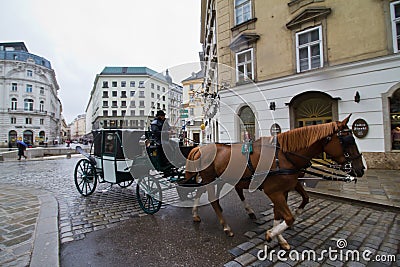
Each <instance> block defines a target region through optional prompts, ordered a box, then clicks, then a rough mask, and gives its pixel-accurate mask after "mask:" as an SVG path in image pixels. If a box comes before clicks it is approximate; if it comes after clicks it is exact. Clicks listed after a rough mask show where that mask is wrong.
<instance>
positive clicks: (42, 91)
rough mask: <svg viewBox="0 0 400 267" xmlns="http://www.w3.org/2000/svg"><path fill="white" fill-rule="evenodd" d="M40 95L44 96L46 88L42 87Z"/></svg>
mask: <svg viewBox="0 0 400 267" xmlns="http://www.w3.org/2000/svg"><path fill="white" fill-rule="evenodd" d="M40 94H41V95H44V87H40Z"/></svg>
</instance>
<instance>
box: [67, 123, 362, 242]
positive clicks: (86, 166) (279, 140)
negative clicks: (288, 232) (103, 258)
mask: <svg viewBox="0 0 400 267" xmlns="http://www.w3.org/2000/svg"><path fill="white" fill-rule="evenodd" d="M349 118H350V116H348V117H347V118H345V119H344V120H343V121H336V122H330V123H325V124H321V125H314V126H308V127H302V128H299V129H294V130H291V131H287V132H284V133H280V134H278V135H277V136H275V137H261V138H259V139H257V140H255V141H254V142H253V143H252V144H251V145H252V146H253V147H252V149H243V145H242V144H209V145H205V146H202V147H196V148H195V147H194V146H192V147H179V146H177V148H179V151H181V152H183V153H172V154H173V155H183V156H181V158H180V159H179V157H178V160H176V159H175V158H174V157H172V158H171V161H172V162H173V163H174V164H172V165H163V164H160V163H161V159H160V157H159V154H160V153H159V151H158V149H159V148H158V147H157V146H155V145H154V143H153V142H152V140H151V138H150V135H149V133H148V132H143V131H132V130H101V131H97V132H94V142H93V147H94V152H93V154H92V152H90V153H89V154H88V153H84V152H83V151H82V149H78V151H80V152H81V153H82V154H83V155H85V157H86V158H84V159H81V160H80V161H79V162H78V163H77V166H76V168H75V184H76V186H77V188H78V191H79V192H80V193H81V194H82V195H84V196H87V195H90V194H92V193H93V192H94V190H95V189H96V185H97V183H98V182H100V183H102V182H108V183H111V184H118V185H120V186H121V187H126V186H129V185H130V184H132V182H133V180H134V179H137V182H136V184H137V186H136V195H137V199H138V202H139V205H140V206H141V208H142V209H143V210H144V211H145V212H146V213H149V214H152V213H155V212H157V211H158V210H159V209H160V207H161V201H163V196H162V193H163V192H164V191H165V190H166V189H169V188H171V187H173V188H174V185H176V184H177V183H179V185H186V186H188V187H189V189H192V190H193V191H196V192H195V194H194V200H195V201H194V205H193V219H194V220H195V221H200V217H199V216H198V214H197V206H198V202H196V200H198V199H199V198H200V196H201V194H202V193H204V192H206V191H207V193H208V201H209V202H210V203H211V205H212V206H213V208H214V210H215V212H216V215H217V217H218V220H219V222H220V224H221V225H222V226H223V229H224V231H225V233H226V234H228V235H229V236H232V235H233V232H232V230H231V228H230V226H229V225H228V224H227V223H226V221H225V219H224V218H223V216H222V208H221V206H220V205H219V197H220V195H218V184H215V182H216V181H222V185H225V184H229V185H231V186H233V187H234V188H235V190H236V192H237V193H238V195H239V197H240V199H241V200H242V203H243V205H244V207H245V209H246V211H247V213H248V214H249V216H250V217H254V211H253V210H252V209H251V207H250V206H249V205H248V204H247V203H246V202H245V199H244V196H243V189H260V190H263V191H264V193H265V194H266V195H267V196H268V197H269V198H270V200H271V201H272V203H273V204H274V227H273V228H272V229H270V230H268V231H267V232H266V240H267V241H270V240H271V239H272V238H275V237H277V238H278V241H279V244H280V245H281V246H282V247H283V248H285V249H288V248H290V246H289V245H288V243H287V242H286V240H285V239H284V238H283V237H282V235H281V234H282V232H283V231H284V230H285V229H287V228H288V227H289V226H291V225H292V224H293V222H294V218H295V217H294V215H293V213H292V212H291V210H290V209H289V207H288V205H287V202H286V199H287V194H288V192H289V191H291V190H296V191H297V192H298V193H300V195H301V196H302V199H303V201H302V203H301V204H300V206H299V207H298V209H297V211H296V214H300V213H301V211H302V210H303V209H304V206H305V205H306V204H307V203H308V196H307V194H306V192H305V190H304V188H303V187H302V185H301V183H300V182H299V179H301V177H302V175H304V173H309V174H312V175H316V176H319V177H321V179H328V180H339V181H346V182H350V181H356V180H355V178H354V177H361V176H363V174H364V169H365V165H364V161H363V158H362V154H361V153H360V152H359V150H358V147H357V144H356V141H355V138H354V137H353V134H352V130H351V129H349V128H348V126H347V123H348V122H349ZM91 150H92V149H91ZM322 152H325V153H326V154H327V155H329V156H330V157H331V158H332V160H333V162H332V163H328V164H325V165H326V167H327V168H328V169H330V171H327V170H324V169H321V168H317V169H316V170H317V171H321V172H323V173H326V172H328V173H331V174H332V175H326V174H320V175H319V174H318V173H317V172H315V171H309V170H308V169H309V168H310V167H312V166H311V163H312V161H313V158H314V157H315V156H317V155H319V154H321V153H322ZM186 158H187V160H186ZM174 161H175V162H174ZM185 162H186V165H185ZM175 166H176V167H175ZM338 170H340V171H343V172H344V174H342V175H340V174H338V173H337V171H338ZM152 172H153V173H152ZM154 172H156V173H155V174H154ZM166 174H167V175H166ZM224 178H226V180H225V181H224ZM232 179H233V180H232ZM199 181H200V182H199ZM252 184H254V185H255V186H254V187H253V188H252ZM214 185H216V187H214ZM191 186H194V187H195V189H193V188H191ZM200 186H201V188H199V187H200ZM215 188H216V189H217V190H216V191H217V194H215V192H213V191H214V189H215ZM176 189H177V192H178V195H179V196H180V197H182V198H184V197H186V195H187V192H184V193H183V194H179V189H180V187H176ZM282 220H283V221H282Z"/></svg>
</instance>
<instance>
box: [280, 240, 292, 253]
mask: <svg viewBox="0 0 400 267" xmlns="http://www.w3.org/2000/svg"><path fill="white" fill-rule="evenodd" d="M279 246H280V247H281V249H283V250H286V251H288V250H290V245H289V243H288V242H283V243H279Z"/></svg>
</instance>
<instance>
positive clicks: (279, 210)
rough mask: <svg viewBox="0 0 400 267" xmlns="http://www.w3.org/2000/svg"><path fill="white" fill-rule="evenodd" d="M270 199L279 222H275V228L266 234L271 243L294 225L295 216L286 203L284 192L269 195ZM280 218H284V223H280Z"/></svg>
mask: <svg viewBox="0 0 400 267" xmlns="http://www.w3.org/2000/svg"><path fill="white" fill-rule="evenodd" d="M268 197H269V198H270V199H271V201H272V202H273V203H274V213H275V219H276V220H277V222H274V227H272V229H271V230H268V231H267V233H266V234H265V239H266V240H267V242H270V241H271V240H272V239H273V238H274V237H276V236H278V235H280V234H282V233H283V231H285V230H286V229H287V228H288V227H289V226H291V225H293V223H294V216H293V215H292V213H291V211H290V209H289V207H288V205H287V203H286V198H285V193H284V192H275V193H272V194H268ZM280 218H283V219H284V221H283V222H280V220H279V219H280ZM282 241H283V240H282ZM285 241H286V240H285ZM288 245H289V244H288Z"/></svg>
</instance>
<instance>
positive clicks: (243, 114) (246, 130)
mask: <svg viewBox="0 0 400 267" xmlns="http://www.w3.org/2000/svg"><path fill="white" fill-rule="evenodd" d="M239 118H240V122H239V123H240V141H244V140H245V139H247V138H251V139H252V140H255V117H254V113H253V111H252V110H251V108H250V107H249V106H244V107H242V108H241V109H240V111H239Z"/></svg>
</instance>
